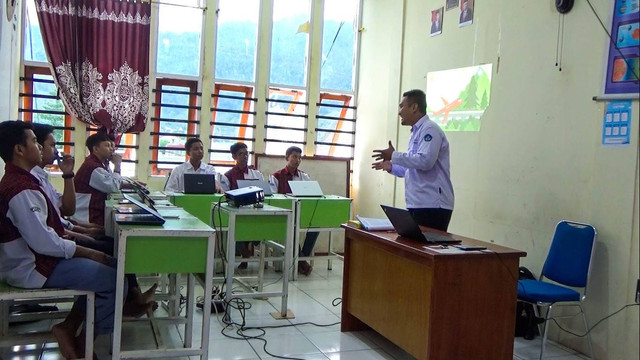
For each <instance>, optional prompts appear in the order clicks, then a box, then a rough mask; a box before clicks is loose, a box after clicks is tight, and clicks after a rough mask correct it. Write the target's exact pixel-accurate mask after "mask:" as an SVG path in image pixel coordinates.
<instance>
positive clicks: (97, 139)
mask: <svg viewBox="0 0 640 360" xmlns="http://www.w3.org/2000/svg"><path fill="white" fill-rule="evenodd" d="M103 141H116V138H114V137H113V135H109V134H107V133H106V132H104V131H98V132H97V133H95V134H93V135H91V136H89V137H88V138H87V142H86V143H85V144H86V146H87V149H89V153H93V147H94V146H99V145H100V143H101V142H103Z"/></svg>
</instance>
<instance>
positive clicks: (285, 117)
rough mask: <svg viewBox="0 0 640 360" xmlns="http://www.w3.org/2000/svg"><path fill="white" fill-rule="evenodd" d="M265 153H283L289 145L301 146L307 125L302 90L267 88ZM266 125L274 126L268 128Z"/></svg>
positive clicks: (305, 95)
mask: <svg viewBox="0 0 640 360" xmlns="http://www.w3.org/2000/svg"><path fill="white" fill-rule="evenodd" d="M269 100H270V101H269V102H268V107H267V112H268V115H267V124H266V125H267V128H266V131H265V138H266V139H265V140H266V147H265V153H266V154H269V155H283V154H284V152H285V150H286V149H287V148H288V147H289V146H291V145H297V146H300V147H303V144H304V141H305V134H306V130H305V127H306V126H307V118H306V115H307V106H306V105H304V104H298V103H299V102H302V103H304V102H306V101H307V94H306V93H305V92H304V91H302V90H289V89H275V88H272V89H269ZM268 126H275V128H270V127H268Z"/></svg>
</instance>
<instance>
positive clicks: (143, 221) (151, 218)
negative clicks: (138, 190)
mask: <svg viewBox="0 0 640 360" xmlns="http://www.w3.org/2000/svg"><path fill="white" fill-rule="evenodd" d="M122 195H123V196H124V198H125V199H127V200H129V201H130V202H131V203H132V204H135V205H137V206H138V207H140V208H141V209H143V210H145V213H144V214H114V218H115V220H116V222H117V223H118V224H121V225H162V224H164V218H163V217H162V215H160V214H159V213H158V212H157V211H156V210H155V209H153V208H151V207H149V206H147V205H146V204H144V203H142V202H140V201H138V200H137V199H136V198H134V197H133V196H131V195H129V194H122Z"/></svg>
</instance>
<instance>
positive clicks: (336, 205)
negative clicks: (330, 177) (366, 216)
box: [289, 195, 352, 280]
mask: <svg viewBox="0 0 640 360" xmlns="http://www.w3.org/2000/svg"><path fill="white" fill-rule="evenodd" d="M289 198H291V199H293V200H294V202H295V215H296V220H295V232H294V234H295V235H294V240H293V249H294V259H293V266H294V269H293V275H292V277H293V280H296V279H297V277H298V260H319V259H327V261H328V269H329V270H330V269H331V260H332V259H334V258H337V257H338V255H337V254H335V253H333V252H332V250H331V232H332V231H334V230H341V227H340V225H342V224H344V223H346V222H347V221H348V220H349V219H351V205H352V204H351V201H352V200H351V199H350V198H346V197H342V196H337V195H324V196H318V197H289ZM307 231H318V232H320V231H328V232H329V248H328V251H327V255H326V256H306V257H299V256H298V252H299V249H300V245H299V244H300V233H301V232H303V233H304V234H306V232H307Z"/></svg>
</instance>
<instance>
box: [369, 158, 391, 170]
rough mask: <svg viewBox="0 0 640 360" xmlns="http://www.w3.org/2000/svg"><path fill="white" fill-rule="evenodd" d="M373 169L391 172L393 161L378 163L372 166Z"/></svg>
mask: <svg viewBox="0 0 640 360" xmlns="http://www.w3.org/2000/svg"><path fill="white" fill-rule="evenodd" d="M371 168H372V169H375V170H384V171H387V172H391V161H378V162H375V163H373V164H371Z"/></svg>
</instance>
